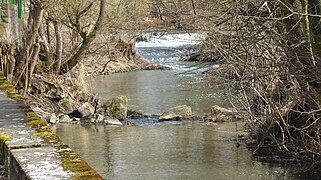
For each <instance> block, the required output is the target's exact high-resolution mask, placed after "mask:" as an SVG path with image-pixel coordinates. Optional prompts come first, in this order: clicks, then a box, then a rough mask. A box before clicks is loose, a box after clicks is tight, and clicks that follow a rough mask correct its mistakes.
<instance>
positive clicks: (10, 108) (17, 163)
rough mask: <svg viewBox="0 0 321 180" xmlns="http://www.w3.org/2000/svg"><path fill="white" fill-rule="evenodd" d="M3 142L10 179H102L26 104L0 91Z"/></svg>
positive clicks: (1, 137)
mask: <svg viewBox="0 0 321 180" xmlns="http://www.w3.org/2000/svg"><path fill="white" fill-rule="evenodd" d="M0 85H1V82H0ZM0 142H1V143H0V152H1V160H2V163H3V164H4V168H5V169H6V171H7V178H8V179H37V180H38V179H46V180H47V179H50V180H53V179H59V180H60V179H102V177H101V176H100V175H99V174H98V173H97V172H96V171H95V170H94V169H92V168H91V167H89V166H88V164H87V163H86V162H84V161H83V160H81V158H80V157H79V156H78V155H77V154H76V153H75V152H73V151H72V150H71V149H70V148H69V147H68V146H66V145H64V144H63V143H62V142H61V141H60V140H59V137H58V136H57V135H56V134H54V133H52V131H51V129H50V128H49V127H48V126H47V124H46V123H45V122H44V121H43V120H42V119H40V118H39V117H37V116H36V115H35V114H34V113H32V112H31V111H30V110H28V107H26V106H25V104H24V102H23V101H17V100H14V99H12V98H10V97H8V95H7V93H6V92H5V91H4V90H0Z"/></svg>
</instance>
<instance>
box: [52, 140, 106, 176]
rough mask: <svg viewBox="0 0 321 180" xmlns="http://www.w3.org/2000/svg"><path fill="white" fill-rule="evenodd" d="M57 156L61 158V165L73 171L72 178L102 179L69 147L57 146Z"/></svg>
mask: <svg viewBox="0 0 321 180" xmlns="http://www.w3.org/2000/svg"><path fill="white" fill-rule="evenodd" d="M58 149H59V151H58V153H59V156H60V157H61V160H62V167H63V168H64V169H65V170H69V171H71V172H74V173H75V176H74V177H73V179H74V180H81V179H84V180H85V179H103V178H102V177H101V176H100V175H99V174H98V173H97V172H96V171H95V170H94V169H92V168H91V167H90V166H89V165H88V164H87V163H86V162H84V161H83V160H81V159H80V157H79V155H78V154H77V153H75V152H73V151H71V150H70V149H69V147H68V146H67V145H61V146H59V147H58Z"/></svg>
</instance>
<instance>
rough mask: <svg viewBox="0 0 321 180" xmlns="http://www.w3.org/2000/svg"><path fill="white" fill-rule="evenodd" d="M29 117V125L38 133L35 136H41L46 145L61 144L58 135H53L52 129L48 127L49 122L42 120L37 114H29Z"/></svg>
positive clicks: (27, 114)
mask: <svg viewBox="0 0 321 180" xmlns="http://www.w3.org/2000/svg"><path fill="white" fill-rule="evenodd" d="M26 116H27V120H28V122H27V125H30V126H31V127H33V128H34V129H35V130H36V132H35V133H34V134H33V135H34V136H39V137H41V138H42V139H43V141H44V142H45V143H50V144H56V143H58V142H60V139H59V137H58V135H57V134H55V133H53V132H52V130H51V128H50V127H49V126H47V122H45V121H44V120H43V119H41V118H40V117H39V116H38V115H37V114H36V113H34V112H28V113H26Z"/></svg>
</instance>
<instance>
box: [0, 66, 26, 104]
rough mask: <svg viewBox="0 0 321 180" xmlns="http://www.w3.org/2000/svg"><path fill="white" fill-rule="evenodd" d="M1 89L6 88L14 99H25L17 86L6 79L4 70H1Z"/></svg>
mask: <svg viewBox="0 0 321 180" xmlns="http://www.w3.org/2000/svg"><path fill="white" fill-rule="evenodd" d="M0 89H2V90H5V91H6V93H7V94H8V96H9V97H10V98H12V99H14V100H17V101H20V100H22V99H23V98H22V97H21V95H20V94H19V92H18V91H17V90H16V88H15V87H14V86H13V85H12V84H11V83H10V82H8V81H7V80H6V78H5V77H4V75H3V73H2V72H0Z"/></svg>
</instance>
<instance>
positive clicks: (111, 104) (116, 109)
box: [101, 96, 128, 120]
mask: <svg viewBox="0 0 321 180" xmlns="http://www.w3.org/2000/svg"><path fill="white" fill-rule="evenodd" d="M127 106H128V99H127V97H126V96H117V97H114V98H111V99H109V100H107V102H105V103H103V104H102V108H101V109H102V111H103V112H101V113H102V114H103V115H104V116H110V117H112V118H116V119H119V120H125V119H126V118H127Z"/></svg>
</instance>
